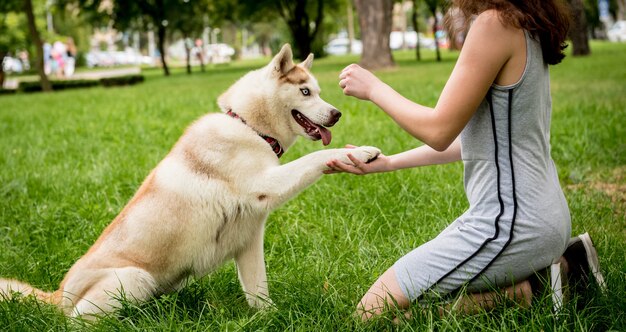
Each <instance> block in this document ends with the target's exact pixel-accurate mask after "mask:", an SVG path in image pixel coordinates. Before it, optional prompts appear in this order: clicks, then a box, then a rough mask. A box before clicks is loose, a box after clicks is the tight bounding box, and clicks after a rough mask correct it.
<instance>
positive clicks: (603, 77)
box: [0, 43, 626, 331]
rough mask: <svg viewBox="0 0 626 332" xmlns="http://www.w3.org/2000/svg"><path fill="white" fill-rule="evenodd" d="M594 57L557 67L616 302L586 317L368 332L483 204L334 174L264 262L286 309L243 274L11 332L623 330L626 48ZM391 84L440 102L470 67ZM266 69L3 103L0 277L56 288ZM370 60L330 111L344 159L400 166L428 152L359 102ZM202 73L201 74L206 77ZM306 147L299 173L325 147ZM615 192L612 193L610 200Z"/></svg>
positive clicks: (331, 89) (590, 216)
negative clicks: (192, 137)
mask: <svg viewBox="0 0 626 332" xmlns="http://www.w3.org/2000/svg"><path fill="white" fill-rule="evenodd" d="M592 46H593V52H594V53H593V55H592V56H591V57H588V58H572V57H568V58H566V60H565V61H564V63H563V64H561V65H559V66H556V67H553V68H551V71H552V78H553V80H552V92H553V104H554V112H553V124H552V153H553V158H554V160H555V162H556V164H557V167H558V170H559V177H560V179H561V184H562V186H563V187H564V188H565V194H566V197H567V199H568V202H569V206H570V209H571V212H572V223H573V231H574V233H580V232H585V231H587V232H590V233H591V235H592V236H593V238H594V240H595V242H596V245H597V247H598V251H599V254H600V261H601V264H602V267H603V269H604V271H605V274H606V277H607V282H608V285H609V288H610V289H611V291H610V292H609V295H608V296H606V297H599V298H597V299H596V300H595V301H594V302H592V305H591V306H590V307H588V308H587V309H585V310H583V311H576V310H575V306H574V305H573V304H572V305H568V306H566V308H565V310H564V311H563V312H562V313H561V314H560V315H559V316H555V315H553V313H552V311H551V309H550V308H551V303H550V302H549V299H547V298H538V299H536V301H535V303H534V305H533V307H532V308H531V309H529V310H520V309H518V308H511V307H503V308H499V309H497V310H495V311H494V312H490V313H483V314H479V315H474V316H459V315H451V316H447V317H444V318H440V317H437V316H436V315H433V314H432V313H430V312H429V311H426V312H421V313H420V314H418V315H417V316H416V317H415V319H414V320H412V321H408V322H405V323H402V324H401V325H399V326H398V327H395V326H394V325H393V324H391V322H390V318H391V317H382V318H381V319H378V320H376V321H374V322H372V323H370V324H367V325H363V324H361V323H359V322H358V321H356V320H355V319H353V318H352V312H353V310H354V308H355V306H356V302H357V301H358V300H359V299H360V298H361V296H362V295H363V293H364V292H365V291H366V290H367V288H368V287H369V286H370V285H371V283H372V282H374V281H375V279H376V278H377V277H378V276H379V275H380V274H381V273H382V272H383V271H384V270H385V269H386V268H388V267H389V266H390V265H391V264H393V262H394V261H395V260H396V259H398V258H399V257H400V256H401V255H403V254H404V253H406V252H408V251H409V250H411V249H412V248H414V247H415V246H418V245H420V244H421V243H424V242H425V241H427V240H429V239H431V238H432V237H434V236H435V235H436V234H437V233H438V232H439V231H441V230H442V229H443V228H444V227H445V226H446V225H447V224H448V223H449V222H450V221H452V220H453V219H454V218H455V217H456V216H457V215H459V214H461V213H462V212H463V211H464V209H465V208H466V207H467V202H466V199H465V194H464V192H463V176H462V165H460V164H458V163H457V164H452V165H445V166H434V167H429V168H421V169H413V170H404V171H400V172H395V173H389V174H378V175H371V176H367V177H356V176H349V175H332V176H325V177H324V178H323V179H322V180H321V181H320V182H318V183H317V184H315V185H314V186H312V187H311V188H308V189H307V190H306V191H305V192H304V193H303V194H302V195H300V196H299V197H297V198H296V199H294V200H292V201H290V202H289V203H287V204H286V205H284V206H282V207H281V208H280V209H278V210H276V211H275V212H273V213H272V214H271V216H270V218H269V223H268V225H267V231H266V242H265V253H266V259H267V268H268V277H269V284H270V291H271V293H272V298H273V300H274V302H275V303H276V309H275V310H271V311H268V312H255V311H254V310H251V309H249V308H248V306H247V304H246V301H245V298H244V296H243V293H242V291H241V289H240V286H239V282H238V280H237V275H236V271H235V267H234V265H233V264H232V263H230V264H227V265H226V266H224V267H223V268H221V269H220V270H218V271H217V272H216V273H214V274H212V275H211V276H209V277H206V278H203V279H201V280H197V281H192V282H191V283H190V285H188V286H187V287H186V288H184V289H183V290H182V291H180V292H178V293H174V294H169V295H165V296H162V297H159V298H157V299H154V300H152V301H148V302H147V303H142V304H139V305H133V304H131V303H127V304H126V305H125V307H124V308H123V309H122V310H120V311H119V312H118V313H117V314H115V315H112V316H110V317H106V318H104V319H102V320H101V321H99V322H98V323H97V324H96V325H93V326H91V325H85V323H83V322H80V321H73V320H69V319H66V318H65V317H63V316H62V315H61V314H60V313H58V312H57V311H56V310H55V309H54V308H52V307H50V306H47V305H43V304H40V303H37V302H35V301H32V300H27V301H9V302H0V330H10V331H23V330H38V331H39V330H84V329H86V328H91V329H93V330H101V331H110V330H142V331H143V330H155V331H161V330H209V331H215V330H228V331H233V330H244V331H254V330H268V331H271V330H298V331H318V330H328V331H344V330H361V329H363V330H392V329H396V328H398V329H401V330H407V331H412V330H418V331H422V330H481V331H482V330H492V331H500V330H516V331H518V330H522V331H524V330H526V331H537V330H545V331H551V330H559V331H569V330H616V331H617V330H625V329H626V323H625V322H626V316H625V315H626V300H625V297H624V294H626V231H625V230H626V220H625V219H626V217H625V213H626V206H625V201H624V196H623V195H624V191H625V187H626V175H625V169H626V166H625V165H626V120H624V119H626V67H625V66H624V61H623V60H624V54H626V44H607V43H594V44H593V45H592ZM443 56H444V61H443V62H442V63H437V62H435V61H434V60H433V59H434V55H433V54H432V53H425V54H424V58H425V60H424V61H422V62H420V63H416V62H415V61H414V60H413V53H412V52H408V51H407V52H402V53H396V54H395V57H396V60H397V62H398V64H399V66H398V67H397V68H395V69H391V70H386V71H383V72H379V73H378V74H379V75H380V76H381V77H382V78H383V79H384V80H385V81H387V82H388V83H389V84H390V85H392V86H393V87H394V88H396V89H397V90H398V91H400V92H401V93H403V94H405V95H406V96H407V97H409V98H411V99H414V100H416V101H419V102H421V103H423V104H426V105H431V106H432V105H434V104H435V103H436V101H437V97H438V94H439V92H440V91H441V89H442V87H443V85H444V84H445V81H446V79H447V76H448V75H449V73H450V72H451V70H452V67H453V65H454V59H455V57H456V54H455V53H450V52H447V51H444V52H443ZM266 61H267V60H255V61H246V62H241V63H234V64H231V65H225V66H215V67H212V68H209V69H208V70H207V71H206V72H205V73H199V72H195V73H194V74H193V75H191V76H188V75H186V74H185V73H184V69H182V68H180V69H178V68H177V69H174V70H173V75H172V77H169V78H165V77H162V75H161V72H160V71H159V70H149V71H147V72H145V74H146V76H147V80H146V82H145V83H143V84H140V85H137V86H132V87H119V88H100V87H97V88H90V89H83V90H72V91H62V92H57V93H53V94H18V95H13V96H1V97H0V151H2V153H1V154H0V276H2V277H10V278H17V279H20V280H24V281H27V282H29V283H31V284H33V285H34V286H37V287H39V288H42V289H45V290H53V289H56V288H57V287H58V283H59V282H60V281H61V279H62V278H63V275H64V274H65V272H67V270H68V269H69V267H70V266H71V265H72V264H73V262H75V261H76V260H77V259H78V258H79V257H80V256H81V255H82V254H84V253H85V252H86V250H87V249H88V248H89V246H90V245H91V244H92V243H93V242H94V241H95V239H96V238H97V236H98V235H99V234H100V233H101V232H102V230H103V229H104V227H105V226H106V225H107V224H108V223H109V222H110V221H111V220H112V219H113V218H114V217H115V216H116V215H117V213H119V211H120V210H121V208H122V207H123V206H124V205H125V204H126V202H127V201H128V200H129V198H130V197H131V196H132V194H133V193H134V191H135V190H136V189H137V187H138V186H139V184H140V183H141V181H142V180H143V178H144V177H145V176H146V175H147V174H148V172H149V171H150V169H152V168H153V167H154V166H155V165H156V164H157V163H158V161H159V160H160V159H161V158H163V157H164V156H165V155H166V154H167V152H168V151H169V149H170V148H171V146H172V145H173V144H174V142H175V141H176V140H177V138H178V137H179V136H180V135H181V134H182V132H183V130H184V128H185V127H186V126H187V125H188V124H189V123H191V122H192V121H193V120H194V119H196V118H198V117H199V116H201V115H202V114H204V113H206V112H216V111H217V106H216V103H215V100H216V98H217V96H219V94H220V93H221V92H223V91H224V90H225V89H226V88H227V87H228V86H229V85H230V84H232V83H233V82H234V81H235V80H236V79H237V78H238V77H240V76H241V75H243V74H244V73H245V72H247V71H248V70H251V69H254V68H257V67H259V66H261V65H263V64H264V63H265V62H266ZM355 61H358V58H356V57H334V58H325V59H321V60H316V62H315V63H314V67H313V72H314V74H316V76H317V78H318V80H319V81H320V84H321V86H322V89H323V91H322V94H323V97H324V98H325V99H326V100H328V101H329V102H330V103H332V104H334V105H335V106H336V107H337V108H339V109H340V110H341V111H342V112H343V113H344V116H343V117H342V121H341V122H340V123H339V124H338V125H337V126H336V127H335V128H334V129H333V142H332V143H331V145H330V147H341V146H343V145H345V144H347V143H351V144H358V145H375V146H378V147H380V148H381V149H382V150H383V151H384V152H385V153H387V154H392V153H397V152H400V151H403V150H405V149H409V148H411V147H414V146H417V145H419V144H420V143H419V142H417V141H416V140H414V139H413V138H411V137H410V136H409V135H407V134H406V133H404V132H402V131H400V130H398V128H397V127H396V126H395V124H394V123H393V122H392V121H391V120H390V119H389V118H388V117H386V116H385V115H384V114H383V113H382V112H380V111H379V110H377V109H376V107H375V106H374V105H372V104H371V103H367V102H363V101H358V100H356V99H353V98H347V97H344V96H343V95H342V93H341V90H340V89H339V88H338V86H337V83H338V80H337V77H338V75H339V72H340V71H341V69H342V68H343V67H344V66H345V65H347V64H348V63H350V62H355ZM196 70H197V68H196ZM321 148H322V146H321V144H320V143H319V142H313V143H312V142H308V141H305V140H300V141H299V142H298V143H297V144H296V145H294V147H293V148H292V149H291V150H289V151H288V152H287V153H286V154H285V156H284V157H283V159H284V160H283V162H288V161H290V160H294V159H296V158H298V157H300V156H302V155H304V154H306V153H309V152H312V151H315V150H318V149H321ZM612 188H613V189H614V190H611V189H612Z"/></svg>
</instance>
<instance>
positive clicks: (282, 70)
mask: <svg viewBox="0 0 626 332" xmlns="http://www.w3.org/2000/svg"><path fill="white" fill-rule="evenodd" d="M271 63H272V68H273V69H274V72H275V73H277V74H279V75H284V74H286V73H288V72H289V71H290V70H291V69H293V67H295V66H296V65H295V64H294V63H293V53H292V52H291V45H289V44H285V45H283V47H282V48H281V49H280V52H278V54H276V56H274V59H272V62H271Z"/></svg>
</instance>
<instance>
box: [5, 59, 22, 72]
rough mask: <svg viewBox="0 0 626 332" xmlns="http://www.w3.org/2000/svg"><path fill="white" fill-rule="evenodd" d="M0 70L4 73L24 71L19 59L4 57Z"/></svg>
mask: <svg viewBox="0 0 626 332" xmlns="http://www.w3.org/2000/svg"><path fill="white" fill-rule="evenodd" d="M2 70H3V71H4V72H5V73H21V72H22V71H24V66H23V65H22V61H20V59H17V58H13V57H10V56H5V57H4V59H3V60H2Z"/></svg>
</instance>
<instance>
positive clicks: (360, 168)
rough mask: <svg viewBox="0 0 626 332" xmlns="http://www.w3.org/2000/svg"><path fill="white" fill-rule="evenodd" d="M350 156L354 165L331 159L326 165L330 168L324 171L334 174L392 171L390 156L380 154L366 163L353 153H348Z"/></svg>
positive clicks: (351, 146) (349, 146)
mask: <svg viewBox="0 0 626 332" xmlns="http://www.w3.org/2000/svg"><path fill="white" fill-rule="evenodd" d="M355 147H356V146H354V145H346V148H348V149H354V148H355ZM348 158H349V159H350V160H351V161H352V163H353V165H350V164H346V163H344V162H341V161H339V160H337V159H331V160H329V161H327V162H326V166H328V167H329V168H330V169H329V170H326V171H324V173H325V174H334V173H344V172H345V173H352V174H356V175H365V174H370V173H380V172H389V171H391V170H392V169H391V163H390V159H389V157H387V156H385V155H384V154H382V153H381V154H379V155H378V157H376V159H374V160H372V161H370V162H368V163H364V162H362V161H360V160H359V159H357V158H355V157H354V156H352V155H351V154H348Z"/></svg>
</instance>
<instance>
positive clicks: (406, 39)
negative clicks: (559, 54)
mask: <svg viewBox="0 0 626 332" xmlns="http://www.w3.org/2000/svg"><path fill="white" fill-rule="evenodd" d="M567 2H568V3H569V5H570V7H571V8H572V13H573V19H574V24H573V27H572V31H571V40H572V45H573V48H574V50H573V54H574V55H583V56H584V55H586V54H589V53H590V49H589V39H606V40H609V41H612V42H624V41H626V21H625V19H626V0H567ZM448 7H449V1H445V0H401V1H398V0H375V1H374V0H370V1H363V0H361V1H359V0H137V1H133V0H2V1H1V2H0V60H1V63H2V66H1V70H0V87H3V88H4V89H5V90H11V89H17V88H18V85H19V82H20V81H29V80H31V81H38V82H39V83H40V84H41V89H42V90H44V91H46V90H50V89H52V85H51V84H50V82H48V81H49V80H50V79H52V80H63V79H72V78H73V79H89V78H98V77H103V76H116V75H122V74H136V73H139V72H140V70H141V68H146V67H159V68H162V70H163V74H164V75H169V69H170V67H183V66H184V67H186V69H187V72H188V73H192V72H193V70H194V69H197V70H204V69H205V66H207V65H219V64H224V63H229V62H231V61H237V60H241V59H249V58H256V57H266V56H270V55H271V54H272V53H275V52H276V51H277V50H278V49H279V48H280V46H281V45H282V44H283V43H285V42H290V43H291V44H292V46H293V48H294V52H295V56H296V57H297V58H303V57H305V56H306V55H308V53H310V52H312V53H314V54H315V55H316V57H318V58H319V57H324V56H327V55H342V54H360V55H361V64H362V65H364V66H365V67H368V68H370V69H374V68H381V67H389V66H393V65H394V61H393V56H392V51H394V50H399V49H415V56H416V59H417V60H420V57H421V55H420V49H433V50H436V54H437V59H438V60H440V50H444V49H454V48H458V47H459V46H460V45H462V35H461V36H460V38H457V39H458V40H455V41H452V42H451V41H449V40H448V38H447V36H446V33H445V32H444V30H443V28H442V24H441V22H442V17H443V15H444V13H446V11H447V10H448ZM100 68H106V69H109V71H102V72H100V73H99V74H89V72H90V71H89V69H100ZM120 69H123V70H120ZM20 77H21V78H20Z"/></svg>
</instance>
